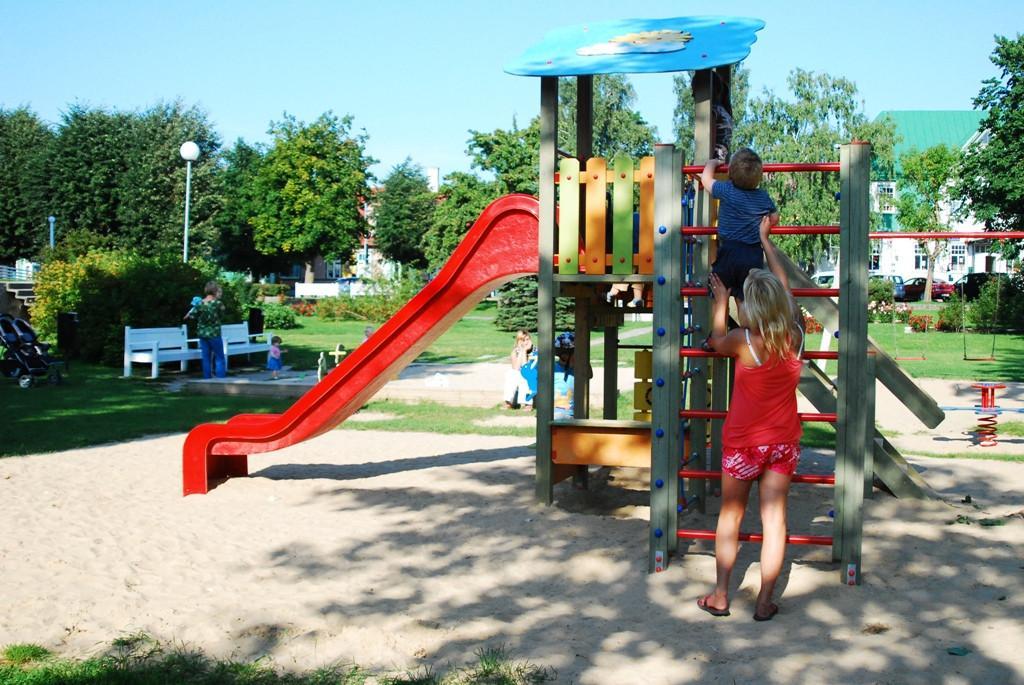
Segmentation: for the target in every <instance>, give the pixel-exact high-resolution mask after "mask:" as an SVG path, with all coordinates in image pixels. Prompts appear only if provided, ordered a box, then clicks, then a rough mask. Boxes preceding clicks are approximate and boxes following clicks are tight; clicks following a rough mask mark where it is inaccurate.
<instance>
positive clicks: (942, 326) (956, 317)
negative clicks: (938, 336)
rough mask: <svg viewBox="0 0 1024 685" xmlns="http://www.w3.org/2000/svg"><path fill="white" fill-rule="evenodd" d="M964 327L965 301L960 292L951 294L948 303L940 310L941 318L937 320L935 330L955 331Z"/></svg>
mask: <svg viewBox="0 0 1024 685" xmlns="http://www.w3.org/2000/svg"><path fill="white" fill-rule="evenodd" d="M963 327H964V303H963V300H961V299H960V293H953V294H952V295H950V297H949V299H948V300H947V301H946V304H944V305H942V309H940V310H939V320H938V321H936V322H935V330H938V331H946V332H953V331H959V330H962V329H963Z"/></svg>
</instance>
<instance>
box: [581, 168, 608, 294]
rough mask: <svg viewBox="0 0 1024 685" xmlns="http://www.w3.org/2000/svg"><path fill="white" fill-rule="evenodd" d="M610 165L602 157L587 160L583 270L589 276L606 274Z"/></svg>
mask: <svg viewBox="0 0 1024 685" xmlns="http://www.w3.org/2000/svg"><path fill="white" fill-rule="evenodd" d="M607 170H608V164H607V162H605V160H603V159H602V158H600V157H591V158H590V159H589V160H587V172H586V174H587V180H588V181H591V182H590V183H587V196H586V198H587V199H586V203H587V206H586V219H585V221H586V243H585V247H584V253H585V259H586V261H584V263H583V270H584V271H586V272H587V274H590V275H594V274H603V273H604V272H605V254H606V251H605V221H606V219H605V217H606V216H607V213H608V210H607V197H606V196H607V191H606V188H607V185H606V184H605V183H600V182H598V181H603V180H604V179H605V178H607V176H608V172H607Z"/></svg>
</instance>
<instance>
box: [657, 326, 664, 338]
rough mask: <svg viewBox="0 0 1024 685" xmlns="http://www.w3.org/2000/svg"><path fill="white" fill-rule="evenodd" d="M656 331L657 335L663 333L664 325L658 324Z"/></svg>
mask: <svg viewBox="0 0 1024 685" xmlns="http://www.w3.org/2000/svg"><path fill="white" fill-rule="evenodd" d="M657 333H658V335H659V336H662V335H665V328H664V326H658V331H657Z"/></svg>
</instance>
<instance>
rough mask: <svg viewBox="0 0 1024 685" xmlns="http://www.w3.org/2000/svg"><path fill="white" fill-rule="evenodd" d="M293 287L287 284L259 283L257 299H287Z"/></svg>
mask: <svg viewBox="0 0 1024 685" xmlns="http://www.w3.org/2000/svg"><path fill="white" fill-rule="evenodd" d="M290 292H291V286H289V285H288V284H287V283H257V284H256V296H257V297H287V296H288V293H290Z"/></svg>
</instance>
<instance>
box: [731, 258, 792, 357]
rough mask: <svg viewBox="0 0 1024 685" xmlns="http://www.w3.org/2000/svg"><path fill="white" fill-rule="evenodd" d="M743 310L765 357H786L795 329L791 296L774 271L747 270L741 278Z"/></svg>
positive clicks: (788, 353)
mask: <svg viewBox="0 0 1024 685" xmlns="http://www.w3.org/2000/svg"><path fill="white" fill-rule="evenodd" d="M743 310H744V313H745V314H746V317H747V324H748V326H749V327H750V328H751V329H753V330H755V331H757V333H758V335H760V336H761V340H762V342H763V343H764V349H765V352H766V354H767V357H768V359H769V360H774V361H781V360H783V359H786V358H787V357H789V356H790V354H791V350H792V346H793V339H794V338H793V336H794V333H795V332H796V321H795V317H794V313H793V300H792V298H791V297H790V294H789V292H788V291H787V290H786V288H785V287H784V286H783V285H782V281H780V280H779V279H778V277H776V276H775V274H773V273H771V272H770V271H765V270H764V269H751V270H750V274H749V275H748V276H747V278H746V280H745V281H743Z"/></svg>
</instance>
